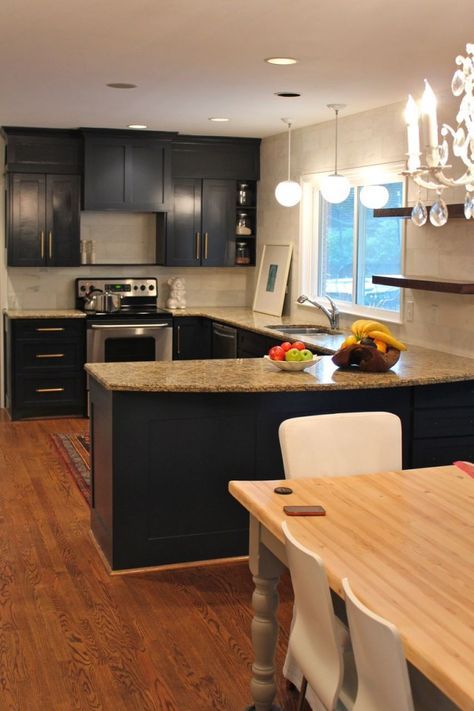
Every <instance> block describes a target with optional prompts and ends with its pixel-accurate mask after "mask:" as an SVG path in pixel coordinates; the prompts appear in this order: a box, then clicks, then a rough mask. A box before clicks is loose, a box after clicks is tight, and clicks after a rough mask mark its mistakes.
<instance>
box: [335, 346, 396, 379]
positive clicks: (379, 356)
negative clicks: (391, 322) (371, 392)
mask: <svg viewBox="0 0 474 711" xmlns="http://www.w3.org/2000/svg"><path fill="white" fill-rule="evenodd" d="M399 358H400V351H399V350H397V349H396V348H388V350H387V352H386V353H382V351H379V350H378V349H377V348H373V347H372V346H364V345H361V344H360V343H355V344H353V345H352V346H347V347H346V348H341V349H340V350H338V351H336V353H334V355H333V357H332V362H333V363H335V364H336V365H337V366H339V367H340V368H352V367H354V368H358V369H359V370H363V371H364V372H366V373H384V372H385V371H387V370H390V368H391V367H392V366H394V365H395V363H396V362H397V361H398V359H399Z"/></svg>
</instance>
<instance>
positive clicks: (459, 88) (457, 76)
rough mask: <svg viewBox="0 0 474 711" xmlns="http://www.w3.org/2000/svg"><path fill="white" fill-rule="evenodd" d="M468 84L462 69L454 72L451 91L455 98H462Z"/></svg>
mask: <svg viewBox="0 0 474 711" xmlns="http://www.w3.org/2000/svg"><path fill="white" fill-rule="evenodd" d="M465 84H466V78H465V76H464V72H463V71H462V69H458V70H457V71H455V72H454V75H453V79H452V81H451V91H452V92H453V94H454V96H461V94H462V93H463V91H464V86H465Z"/></svg>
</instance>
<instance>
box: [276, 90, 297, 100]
mask: <svg viewBox="0 0 474 711" xmlns="http://www.w3.org/2000/svg"><path fill="white" fill-rule="evenodd" d="M275 96H284V97H286V98H292V97H294V96H301V94H297V93H296V92H295V91H277V92H275Z"/></svg>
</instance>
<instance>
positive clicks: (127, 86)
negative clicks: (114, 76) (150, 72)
mask: <svg viewBox="0 0 474 711" xmlns="http://www.w3.org/2000/svg"><path fill="white" fill-rule="evenodd" d="M106 86H110V88H111V89H136V88H137V85H136V84H128V83H127V82H123V81H113V82H111V83H110V84H106Z"/></svg>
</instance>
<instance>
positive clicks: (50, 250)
mask: <svg viewBox="0 0 474 711" xmlns="http://www.w3.org/2000/svg"><path fill="white" fill-rule="evenodd" d="M52 256H53V233H52V232H51V231H49V232H48V257H49V258H50V259H51V257H52Z"/></svg>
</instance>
